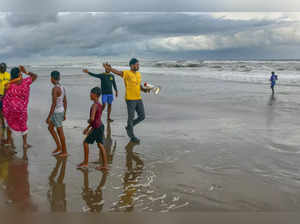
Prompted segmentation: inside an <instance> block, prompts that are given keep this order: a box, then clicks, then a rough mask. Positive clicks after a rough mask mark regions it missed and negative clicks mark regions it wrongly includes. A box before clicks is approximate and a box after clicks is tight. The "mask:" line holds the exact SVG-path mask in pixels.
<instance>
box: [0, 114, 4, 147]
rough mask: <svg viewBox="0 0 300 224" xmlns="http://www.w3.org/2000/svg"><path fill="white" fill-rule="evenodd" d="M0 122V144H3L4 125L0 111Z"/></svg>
mask: <svg viewBox="0 0 300 224" xmlns="http://www.w3.org/2000/svg"><path fill="white" fill-rule="evenodd" d="M0 121H1V144H4V142H5V123H4V117H3V114H2V112H1V111H0Z"/></svg>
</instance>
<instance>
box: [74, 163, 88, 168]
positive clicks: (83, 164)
mask: <svg viewBox="0 0 300 224" xmlns="http://www.w3.org/2000/svg"><path fill="white" fill-rule="evenodd" d="M88 167H89V164H88V163H85V162H82V163H80V164H78V165H77V168H78V169H82V168H88Z"/></svg>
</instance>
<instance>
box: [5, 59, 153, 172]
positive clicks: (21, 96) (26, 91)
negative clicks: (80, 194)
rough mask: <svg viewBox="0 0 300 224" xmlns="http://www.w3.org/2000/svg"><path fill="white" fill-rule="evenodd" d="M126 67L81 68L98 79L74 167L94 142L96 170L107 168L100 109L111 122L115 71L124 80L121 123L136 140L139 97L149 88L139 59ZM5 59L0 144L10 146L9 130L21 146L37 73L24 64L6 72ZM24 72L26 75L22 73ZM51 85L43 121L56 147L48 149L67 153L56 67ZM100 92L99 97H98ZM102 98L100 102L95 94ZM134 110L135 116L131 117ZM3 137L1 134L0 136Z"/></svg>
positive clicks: (64, 99) (62, 91) (86, 156)
mask: <svg viewBox="0 0 300 224" xmlns="http://www.w3.org/2000/svg"><path fill="white" fill-rule="evenodd" d="M129 66H130V69H129V70H125V71H119V70H117V69H114V68H112V66H111V65H110V64H108V63H104V64H103V67H104V69H105V73H101V74H94V73H91V72H89V71H88V70H87V69H83V72H84V73H87V74H89V75H90V76H93V77H96V78H99V79H100V80H101V88H100V87H98V86H97V87H94V88H92V89H91V91H90V99H91V100H92V101H93V104H92V106H91V108H90V115H89V120H88V126H87V127H86V128H85V129H84V131H83V134H84V135H86V137H85V139H84V141H83V148H84V160H83V162H82V163H80V164H79V165H78V168H86V167H88V162H89V145H90V144H93V143H94V142H96V143H97V146H98V148H99V150H100V152H101V155H102V161H103V164H102V166H99V167H97V168H96V169H98V170H107V169H108V167H107V155H106V150H105V148H104V146H103V144H104V125H103V123H102V120H101V117H102V112H103V110H104V109H105V108H106V105H108V106H107V121H108V122H113V120H112V119H111V110H112V102H113V100H114V95H113V89H112V88H114V90H115V96H116V97H118V89H117V85H116V82H115V78H114V75H113V74H115V75H118V76H120V77H121V78H123V80H124V84H125V90H126V92H125V100H126V104H127V111H128V120H127V126H126V127H125V129H126V132H127V135H128V137H129V138H130V140H131V142H132V143H136V144H138V143H139V142H140V140H139V139H138V138H137V137H136V136H135V134H134V126H136V125H137V124H138V123H140V122H141V121H143V120H144V119H145V110H144V105H143V101H142V97H141V91H143V92H149V91H150V90H149V89H148V88H144V87H143V86H142V85H141V74H140V72H139V61H138V60H137V59H136V58H132V59H131V60H130V62H129ZM6 70H7V66H6V64H5V63H1V64H0V107H1V115H2V116H1V122H2V126H3V127H5V126H6V127H7V128H6V130H7V131H6V133H7V138H6V139H5V140H3V144H5V145H11V146H13V145H14V143H13V140H12V137H11V136H12V132H13V133H15V134H19V135H22V136H23V149H24V150H25V149H28V148H29V147H31V145H29V144H28V143H27V134H28V127H27V120H28V114H27V111H28V102H29V95H30V86H31V84H32V83H33V82H35V80H36V79H37V77H38V76H37V75H36V74H34V73H32V72H27V70H26V69H25V68H24V66H19V67H14V68H12V69H11V72H10V74H9V73H8V72H7V71H6ZM23 74H24V75H28V77H26V78H25V77H23ZM50 77H51V83H52V84H53V89H52V104H51V107H50V111H49V114H48V117H47V119H46V123H47V124H48V130H49V132H50V134H51V136H52V137H53V139H54V141H55V143H56V149H55V150H54V151H53V152H52V154H53V155H56V156H59V157H66V156H68V153H67V147H66V139H65V135H64V130H63V121H65V120H66V115H67V107H68V103H67V94H66V89H65V88H64V87H63V86H62V85H61V84H60V79H61V74H60V72H59V71H52V72H51V74H50ZM101 96H102V97H101ZM100 97H101V98H102V103H100V102H99V98H100ZM135 112H136V113H137V115H138V116H137V118H135ZM2 139H3V138H2Z"/></svg>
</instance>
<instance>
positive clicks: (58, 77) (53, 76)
mask: <svg viewBox="0 0 300 224" xmlns="http://www.w3.org/2000/svg"><path fill="white" fill-rule="evenodd" d="M51 77H52V78H53V79H54V80H55V81H58V80H60V73H59V71H53V72H51Z"/></svg>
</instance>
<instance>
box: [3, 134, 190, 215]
mask: <svg viewBox="0 0 300 224" xmlns="http://www.w3.org/2000/svg"><path fill="white" fill-rule="evenodd" d="M106 147H107V148H108V149H109V150H111V151H108V160H109V163H110V170H109V171H108V172H100V171H97V170H96V169H95V167H96V166H97V165H99V164H97V162H94V163H92V162H91V163H90V165H89V167H88V168H87V169H78V170H76V167H75V163H74V162H73V158H72V156H70V157H68V158H59V157H56V161H55V162H54V163H52V165H51V169H50V170H49V172H48V174H47V175H48V178H47V179H48V182H45V183H42V185H40V186H34V185H36V183H34V185H33V186H31V183H30V180H32V179H34V182H35V181H36V179H38V177H35V176H34V173H33V174H31V173H30V171H29V170H30V169H28V165H29V164H30V163H31V161H30V160H29V161H28V160H27V152H25V151H24V152H23V155H22V156H20V155H19V154H20V153H19V154H17V155H14V154H10V150H9V149H8V150H7V153H6V151H3V149H1V151H2V155H1V161H0V174H1V175H0V182H1V194H0V195H2V196H3V198H2V201H3V202H4V203H3V205H1V206H3V207H4V208H12V209H16V210H17V211H21V212H24V211H29V212H34V211H38V210H39V211H41V210H45V208H47V209H46V210H47V211H49V210H50V211H52V212H69V211H78V212H84V213H97V212H101V211H116V212H131V211H156V212H168V211H172V210H176V209H179V208H182V207H186V206H187V205H188V204H189V203H187V202H185V201H183V200H182V199H181V198H180V197H179V196H176V195H174V193H171V192H167V191H163V190H161V189H160V184H159V183H157V171H156V170H157V169H156V168H155V167H156V165H157V164H164V163H173V162H174V161H175V160H176V159H174V158H171V157H170V156H169V157H168V158H167V159H166V160H165V161H160V160H158V159H157V158H156V159H153V158H152V159H151V160H153V161H152V162H151V161H149V159H147V158H143V157H144V156H143V154H142V153H136V151H140V148H138V147H142V145H141V146H138V145H136V144H134V143H132V142H129V143H128V144H127V145H126V147H125V148H123V151H121V150H120V149H118V148H117V147H116V141H113V140H112V139H108V140H107V142H106ZM136 148H138V149H136ZM116 150H117V151H118V152H116ZM3 152H5V153H3ZM150 155H151V154H150ZM113 160H114V161H113ZM32 162H33V163H34V161H32ZM100 162H101V161H100ZM34 165H35V166H36V165H37V164H34ZM39 166H40V165H39ZM70 169H72V170H71V171H72V172H70ZM41 172H42V171H41ZM71 173H72V174H71ZM73 173H75V174H76V176H75V177H74V174H73ZM30 175H33V176H31V177H30ZM70 175H71V178H72V179H73V180H72V183H70V182H69V178H70ZM66 176H68V178H65V177H66ZM78 176H79V177H78ZM75 178H76V180H75ZM74 183H75V185H74V186H72V185H73V184H74ZM76 185H77V186H76ZM78 186H79V188H78ZM70 188H71V189H70ZM2 196H1V197H2ZM37 198H39V200H36V199H37ZM70 204H75V205H77V206H75V208H77V209H74V206H71V205H70ZM72 207H73V208H72ZM78 208H80V209H78Z"/></svg>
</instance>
